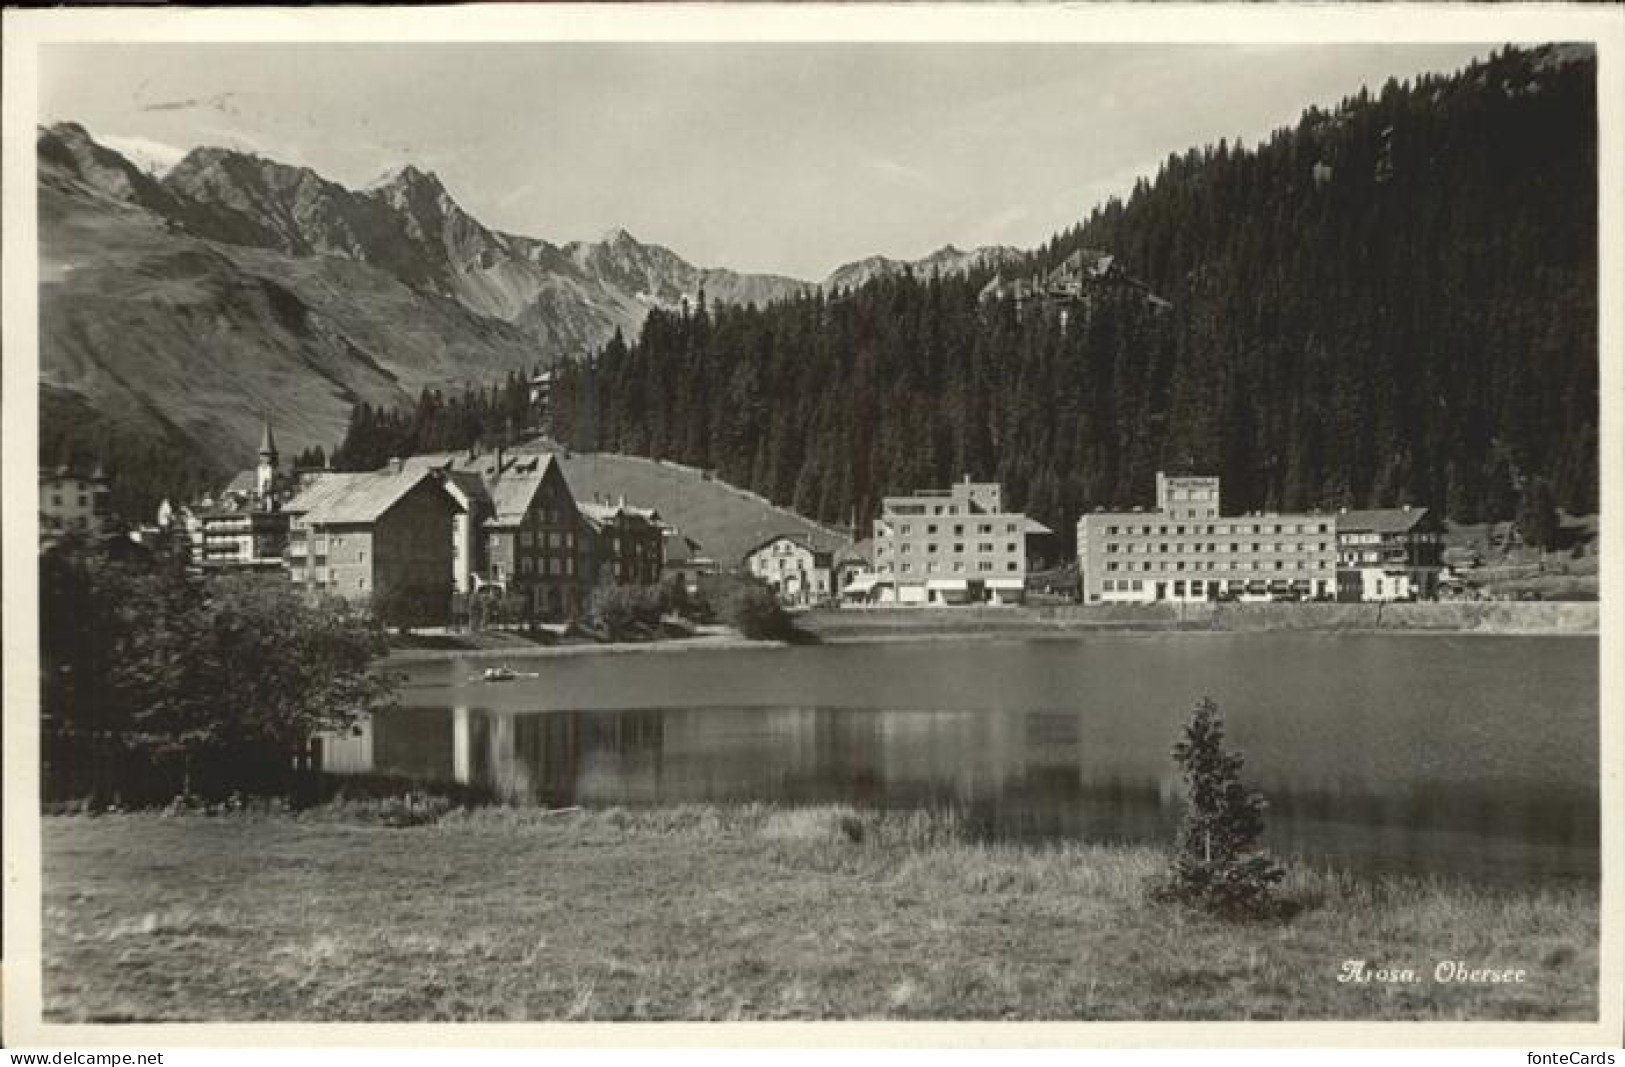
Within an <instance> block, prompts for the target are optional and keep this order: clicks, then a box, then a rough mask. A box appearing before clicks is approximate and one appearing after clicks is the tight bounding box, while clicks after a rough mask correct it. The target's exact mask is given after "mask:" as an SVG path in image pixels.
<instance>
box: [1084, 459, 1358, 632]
mask: <svg viewBox="0 0 1625 1067" xmlns="http://www.w3.org/2000/svg"><path fill="white" fill-rule="evenodd" d="M1156 486H1157V501H1156V507H1155V509H1153V510H1151V511H1146V510H1144V509H1141V508H1136V509H1133V510H1131V511H1110V512H1108V511H1096V512H1092V513H1090V514H1086V515H1084V516H1083V517H1082V518H1080V519H1079V520H1078V527H1077V534H1078V571H1079V584H1080V586H1081V590H1080V592H1081V596H1082V598H1083V601H1084V603H1088V604H1093V603H1102V602H1105V603H1114V602H1117V603H1121V602H1131V603H1132V602H1152V601H1200V600H1218V599H1225V600H1228V599H1236V600H1310V599H1331V598H1333V597H1334V596H1335V595H1336V593H1337V572H1336V562H1337V527H1336V521H1335V519H1334V518H1333V516H1331V515H1324V514H1316V513H1309V514H1275V513H1260V514H1252V515H1233V516H1227V515H1225V514H1224V512H1223V508H1222V505H1221V497H1220V487H1219V479H1218V478H1216V477H1211V476H1200V477H1170V476H1168V475H1166V474H1164V473H1163V472H1161V471H1158V472H1157V482H1156Z"/></svg>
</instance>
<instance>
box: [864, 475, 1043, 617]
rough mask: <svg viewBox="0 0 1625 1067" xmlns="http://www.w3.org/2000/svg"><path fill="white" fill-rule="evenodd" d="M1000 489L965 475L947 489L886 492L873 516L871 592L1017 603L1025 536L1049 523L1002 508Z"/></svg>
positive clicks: (899, 598) (893, 598) (922, 600)
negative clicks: (878, 512)
mask: <svg viewBox="0 0 1625 1067" xmlns="http://www.w3.org/2000/svg"><path fill="white" fill-rule="evenodd" d="M1003 495H1004V494H1003V489H1002V488H1001V487H1000V486H999V485H998V483H996V482H972V481H971V480H970V477H969V476H968V475H967V476H966V478H965V480H964V481H963V482H959V483H957V484H955V485H954V486H953V487H952V488H951V489H948V490H923V491H920V492H917V493H914V494H913V495H911V496H890V497H886V498H885V499H884V500H883V501H882V502H881V513H880V517H879V518H878V519H876V520H875V523H874V574H873V576H872V577H873V578H874V582H873V583H872V584H871V585H870V587H869V589H868V590H867V592H868V594H869V595H870V597H871V598H872V599H873V600H874V601H875V602H877V603H898V604H979V603H993V604H1014V603H1020V602H1021V601H1022V600H1023V599H1025V595H1026V587H1027V539H1028V538H1029V537H1030V536H1041V535H1044V534H1048V533H1049V532H1050V531H1049V530H1048V528H1047V527H1045V526H1043V525H1041V524H1039V523H1037V522H1034V521H1032V520H1030V519H1028V518H1027V516H1025V515H1023V514H1021V513H1019V512H1013V511H1006V510H1005V509H1004V504H1003ZM861 581H862V580H861V579H860V582H861Z"/></svg>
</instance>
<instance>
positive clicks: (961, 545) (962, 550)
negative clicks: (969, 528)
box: [954, 541, 965, 556]
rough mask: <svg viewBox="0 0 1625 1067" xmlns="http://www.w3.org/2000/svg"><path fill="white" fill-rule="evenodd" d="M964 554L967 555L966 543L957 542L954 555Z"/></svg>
mask: <svg viewBox="0 0 1625 1067" xmlns="http://www.w3.org/2000/svg"><path fill="white" fill-rule="evenodd" d="M964 554H965V544H964V542H963V541H961V542H957V543H956V544H955V545H954V555H956V556H962V555H964Z"/></svg>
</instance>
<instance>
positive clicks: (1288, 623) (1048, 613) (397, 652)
mask: <svg viewBox="0 0 1625 1067" xmlns="http://www.w3.org/2000/svg"><path fill="white" fill-rule="evenodd" d="M1351 606H1352V607H1359V605H1351ZM1436 606H1437V605H1404V606H1403V607H1406V608H1416V607H1422V608H1424V609H1429V608H1434V607H1436ZM1444 606H1445V607H1449V608H1454V607H1455V605H1444ZM1493 606H1494V607H1495V608H1497V609H1498V610H1497V611H1496V612H1494V613H1493V614H1494V615H1498V616H1517V615H1529V614H1531V613H1529V612H1527V611H1525V610H1521V609H1523V608H1524V607H1525V606H1524V605H1517V604H1495V605H1493ZM1556 606H1557V607H1559V608H1562V609H1566V610H1563V611H1560V612H1556V613H1553V614H1557V615H1558V616H1559V618H1557V619H1555V620H1552V619H1546V620H1542V619H1538V618H1537V619H1528V618H1525V619H1517V618H1500V619H1492V618H1486V617H1484V616H1489V615H1490V614H1491V613H1489V612H1476V613H1475V614H1478V615H1480V616H1481V617H1480V618H1478V619H1477V620H1476V621H1474V622H1473V624H1471V625H1469V624H1467V623H1466V622H1465V621H1462V622H1461V623H1459V624H1457V625H1443V624H1442V623H1443V622H1445V621H1449V620H1429V619H1422V620H1401V621H1399V622H1395V623H1390V624H1377V625H1371V624H1366V625H1362V624H1361V621H1362V620H1359V619H1352V620H1351V619H1339V620H1335V621H1334V620H1321V621H1316V620H1314V619H1304V618H1302V617H1297V618H1294V617H1292V616H1290V615H1285V614H1283V613H1284V612H1286V611H1302V610H1304V609H1305V608H1306V607H1309V606H1308V605H1290V606H1281V607H1275V606H1263V607H1265V608H1266V609H1268V610H1266V611H1262V612H1258V611H1253V612H1247V613H1245V614H1236V615H1231V616H1230V617H1224V616H1218V615H1216V614H1210V615H1209V617H1208V619H1207V620H1206V621H1205V622H1204V621H1202V620H1187V621H1186V622H1185V623H1183V624H1181V623H1180V622H1179V621H1178V619H1177V618H1172V619H1170V618H1166V617H1157V616H1156V615H1153V614H1151V613H1144V614H1143V615H1142V617H1140V618H1124V617H1117V618H1098V617H1097V618H1090V617H1087V616H1079V615H1077V614H1074V613H1076V612H1079V611H1087V610H1088V609H1076V608H1073V609H1067V608H1062V609H1054V608H1048V609H1033V608H1021V607H1013V608H983V609H975V608H973V609H961V608H905V609H879V610H876V609H844V610H834V611H812V612H805V613H803V614H801V615H797V616H793V618H794V619H795V620H796V623H797V626H798V628H800V629H801V630H802V632H803V633H804V634H806V635H807V638H808V640H807V641H806V642H805V644H806V645H808V646H816V645H841V646H849V645H865V644H876V645H879V644H901V643H915V642H934V641H998V640H1011V641H1027V640H1045V641H1078V640H1085V639H1087V638H1089V637H1092V636H1097V635H1098V636H1114V637H1117V636H1141V637H1158V636H1166V635H1180V636H1198V635H1199V636H1236V637H1255V636H1269V635H1275V634H1326V635H1347V636H1363V637H1370V636H1407V637H1569V638H1593V639H1595V638H1597V637H1598V636H1600V631H1599V629H1598V628H1597V627H1596V626H1595V625H1594V624H1593V625H1586V623H1587V622H1588V621H1589V620H1587V619H1586V618H1584V616H1586V615H1590V616H1591V617H1592V618H1593V619H1595V618H1596V617H1597V616H1598V614H1599V613H1598V611H1597V610H1596V608H1597V605H1595V604H1592V605H1581V606H1580V610H1578V611H1575V610H1573V609H1572V607H1571V605H1568V604H1558V605H1556ZM1587 608H1589V609H1590V610H1587ZM1509 609H1510V610H1509ZM956 611H968V612H971V613H972V614H967V615H963V616H955V615H952V614H949V613H951V612H956ZM1056 612H1066V613H1068V614H1066V615H1060V616H1058V617H1057V616H1056V615H1054V614H1052V613H1056ZM1345 614H1346V613H1345ZM1366 614H1372V613H1371V612H1366ZM1435 614H1438V613H1435ZM1449 614H1453V615H1459V614H1460V613H1458V612H1454V611H1452V612H1450V613H1449ZM1249 616H1251V617H1249ZM1576 616H1578V618H1576ZM1379 617H1380V616H1379ZM474 639H475V640H478V638H477V637H476V638H474ZM794 647H800V645H798V643H797V642H793V641H788V642H787V641H759V640H752V639H750V638H747V637H743V636H741V635H740V634H738V633H736V632H726V633H717V632H713V633H704V634H698V635H695V636H692V637H680V638H655V639H651V640H646V641H618V642H604V643H589V642H580V643H573V644H530V643H515V644H505V645H502V646H500V647H483V648H482V647H470V648H394V649H391V651H390V652H389V654H388V656H387V657H386V658H385V662H386V663H387V662H400V663H411V662H435V661H443V660H452V659H481V660H485V659H495V660H500V659H504V658H521V657H523V658H554V657H568V656H609V655H623V654H628V653H672V652H728V651H739V650H745V649H775V648H794Z"/></svg>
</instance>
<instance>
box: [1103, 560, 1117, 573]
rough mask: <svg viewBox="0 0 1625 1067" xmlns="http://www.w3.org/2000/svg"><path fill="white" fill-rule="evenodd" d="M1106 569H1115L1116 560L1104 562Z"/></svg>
mask: <svg viewBox="0 0 1625 1067" xmlns="http://www.w3.org/2000/svg"><path fill="white" fill-rule="evenodd" d="M1106 569H1107V570H1109V571H1115V570H1116V569H1117V564H1116V562H1115V561H1114V562H1112V563H1108V564H1106Z"/></svg>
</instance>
